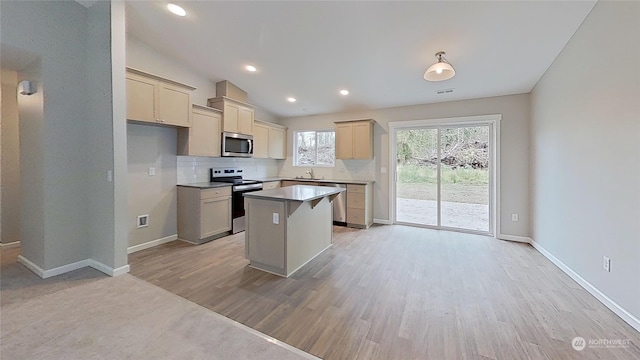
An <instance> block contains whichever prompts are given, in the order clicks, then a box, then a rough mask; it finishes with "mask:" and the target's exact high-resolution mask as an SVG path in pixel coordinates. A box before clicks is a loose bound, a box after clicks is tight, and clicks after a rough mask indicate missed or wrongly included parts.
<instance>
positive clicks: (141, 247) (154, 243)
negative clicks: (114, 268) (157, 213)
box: [127, 234, 178, 254]
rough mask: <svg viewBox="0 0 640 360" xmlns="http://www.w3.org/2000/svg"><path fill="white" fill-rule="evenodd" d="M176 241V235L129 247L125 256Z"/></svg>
mask: <svg viewBox="0 0 640 360" xmlns="http://www.w3.org/2000/svg"><path fill="white" fill-rule="evenodd" d="M177 239H178V235H177V234H176V235H169V236H165V237H163V238H160V239H156V240H151V241H147V242H146V243H142V244H138V245H133V246H129V247H128V248H127V254H131V253H134V252H136V251H140V250H144V249H148V248H152V247H154V246H158V245H162V244H166V243H168V242H171V241H173V240H177Z"/></svg>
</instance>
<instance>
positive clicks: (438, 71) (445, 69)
mask: <svg viewBox="0 0 640 360" xmlns="http://www.w3.org/2000/svg"><path fill="white" fill-rule="evenodd" d="M436 59H438V62H437V63H435V64H433V65H431V66H429V68H428V69H427V71H426V72H425V73H424V79H425V80H427V81H443V80H449V79H451V78H452V77H454V76H455V75H456V71H455V70H454V69H453V66H451V64H449V62H448V61H447V59H445V58H444V51H440V52H438V53H436Z"/></svg>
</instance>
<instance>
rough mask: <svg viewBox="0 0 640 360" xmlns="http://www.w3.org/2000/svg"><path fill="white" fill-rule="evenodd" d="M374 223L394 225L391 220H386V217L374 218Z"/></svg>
mask: <svg viewBox="0 0 640 360" xmlns="http://www.w3.org/2000/svg"><path fill="white" fill-rule="evenodd" d="M373 223H374V224H381V225H393V223H392V222H391V220H385V219H373Z"/></svg>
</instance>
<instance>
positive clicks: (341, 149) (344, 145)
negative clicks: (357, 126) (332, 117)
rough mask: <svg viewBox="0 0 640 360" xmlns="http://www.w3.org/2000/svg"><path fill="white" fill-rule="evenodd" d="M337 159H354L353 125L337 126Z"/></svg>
mask: <svg viewBox="0 0 640 360" xmlns="http://www.w3.org/2000/svg"><path fill="white" fill-rule="evenodd" d="M336 159H353V125H352V124H339V125H336Z"/></svg>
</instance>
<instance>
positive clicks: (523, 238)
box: [496, 234, 533, 244]
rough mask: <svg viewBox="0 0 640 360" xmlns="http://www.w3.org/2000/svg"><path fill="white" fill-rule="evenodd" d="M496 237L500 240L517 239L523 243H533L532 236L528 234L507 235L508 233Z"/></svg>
mask: <svg viewBox="0 0 640 360" xmlns="http://www.w3.org/2000/svg"><path fill="white" fill-rule="evenodd" d="M496 238H498V239H500V240H507V241H515V242H521V243H527V244H531V242H532V241H533V240H531V238H530V237H527V236H518V235H507V234H498V236H496Z"/></svg>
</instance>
